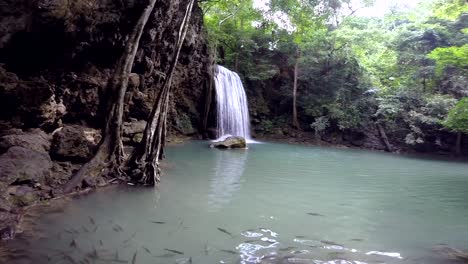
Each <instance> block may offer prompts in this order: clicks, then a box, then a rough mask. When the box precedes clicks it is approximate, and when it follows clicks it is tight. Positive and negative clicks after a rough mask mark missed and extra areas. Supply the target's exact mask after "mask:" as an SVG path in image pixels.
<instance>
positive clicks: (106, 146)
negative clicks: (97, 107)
mask: <svg viewBox="0 0 468 264" xmlns="http://www.w3.org/2000/svg"><path fill="white" fill-rule="evenodd" d="M155 3H156V0H150V1H149V3H148V4H147V6H146V7H145V9H144V10H143V12H142V14H141V16H140V18H139V19H138V21H137V24H136V25H135V27H134V29H133V31H132V32H131V34H130V36H129V39H128V41H127V44H126V46H125V50H124V53H123V54H122V56H121V57H120V59H119V61H118V63H117V65H116V68H115V70H114V74H113V76H112V78H111V80H110V82H109V85H108V89H107V98H108V99H109V100H108V102H109V103H108V106H107V108H106V109H107V111H106V113H107V120H106V126H105V127H104V129H103V133H102V134H103V138H102V140H101V142H100V144H99V147H98V150H97V152H96V154H95V155H94V157H93V158H92V159H91V160H90V161H89V162H87V163H86V164H84V165H83V166H82V167H81V168H80V170H79V171H78V172H77V173H76V174H75V175H73V177H72V179H71V180H70V181H69V182H68V183H67V184H66V185H65V186H64V188H63V192H70V191H72V190H73V188H75V187H76V186H77V185H78V184H80V183H81V181H82V180H83V178H84V177H85V176H86V177H96V176H98V175H100V174H101V173H102V171H103V170H104V168H105V167H109V169H110V171H113V172H117V173H119V170H120V165H121V164H122V162H123V159H124V153H123V144H122V138H121V137H122V116H123V109H124V98H125V92H126V91H127V86H128V76H129V75H130V73H131V70H132V67H133V62H134V60H135V55H136V52H137V50H138V45H139V42H140V38H141V35H142V34H143V29H144V28H145V25H146V23H147V22H148V19H149V17H150V15H151V13H152V12H153V9H154V5H155Z"/></svg>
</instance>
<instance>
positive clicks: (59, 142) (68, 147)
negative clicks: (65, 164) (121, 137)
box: [50, 125, 100, 162]
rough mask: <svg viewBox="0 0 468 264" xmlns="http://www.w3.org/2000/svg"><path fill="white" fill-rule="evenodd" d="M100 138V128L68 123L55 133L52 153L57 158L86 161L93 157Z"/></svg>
mask: <svg viewBox="0 0 468 264" xmlns="http://www.w3.org/2000/svg"><path fill="white" fill-rule="evenodd" d="M99 140H100V133H99V131H98V130H95V129H91V128H86V127H82V126H79V125H67V126H64V127H63V128H62V129H61V130H60V131H58V132H57V133H55V135H54V137H53V141H52V147H51V151H50V153H51V155H52V157H53V158H54V159H57V160H65V161H72V162H84V161H86V160H88V158H89V157H91V155H92V153H93V151H94V149H95V147H96V145H97V144H98V143H99Z"/></svg>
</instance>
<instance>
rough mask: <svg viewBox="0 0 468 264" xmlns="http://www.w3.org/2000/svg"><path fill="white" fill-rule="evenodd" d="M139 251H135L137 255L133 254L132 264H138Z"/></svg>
mask: <svg viewBox="0 0 468 264" xmlns="http://www.w3.org/2000/svg"><path fill="white" fill-rule="evenodd" d="M137 253H138V250H136V251H135V254H133V257H132V264H136V257H137Z"/></svg>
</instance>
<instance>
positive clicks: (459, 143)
mask: <svg viewBox="0 0 468 264" xmlns="http://www.w3.org/2000/svg"><path fill="white" fill-rule="evenodd" d="M462 139H463V134H462V132H457V141H456V143H455V153H456V154H457V155H461V153H462Z"/></svg>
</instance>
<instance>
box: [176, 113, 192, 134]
mask: <svg viewBox="0 0 468 264" xmlns="http://www.w3.org/2000/svg"><path fill="white" fill-rule="evenodd" d="M174 123H175V124H174V128H175V129H176V130H177V131H179V132H180V133H182V135H193V134H195V133H196V130H195V128H193V125H192V121H191V120H190V118H189V117H188V115H186V114H184V113H182V112H181V113H179V114H178V115H177V117H176V118H175V120H174Z"/></svg>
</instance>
